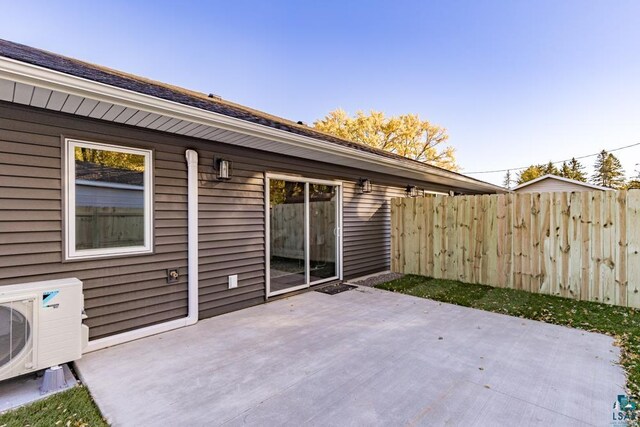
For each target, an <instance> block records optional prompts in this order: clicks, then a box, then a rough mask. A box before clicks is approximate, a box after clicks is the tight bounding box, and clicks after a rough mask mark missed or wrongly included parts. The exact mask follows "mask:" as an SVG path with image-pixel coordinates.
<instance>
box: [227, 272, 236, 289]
mask: <svg viewBox="0 0 640 427" xmlns="http://www.w3.org/2000/svg"><path fill="white" fill-rule="evenodd" d="M237 287H238V275H237V274H234V275H233V276H229V289H233V288H237Z"/></svg>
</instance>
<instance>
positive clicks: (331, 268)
mask: <svg viewBox="0 0 640 427" xmlns="http://www.w3.org/2000/svg"><path fill="white" fill-rule="evenodd" d="M267 184H268V186H267V194H266V198H267V200H268V203H267V230H268V233H267V234H268V242H267V243H268V260H267V263H268V264H267V274H268V276H267V292H268V295H269V296H273V295H278V294H282V293H285V292H290V291H293V290H297V289H302V288H305V287H309V286H311V285H313V284H317V283H321V282H324V281H329V280H335V279H338V278H339V275H340V238H339V237H340V185H339V184H338V183H335V182H331V181H319V180H306V179H301V178H289V177H286V176H280V175H271V176H268V177H267Z"/></svg>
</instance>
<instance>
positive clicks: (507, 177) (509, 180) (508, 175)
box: [502, 170, 513, 188]
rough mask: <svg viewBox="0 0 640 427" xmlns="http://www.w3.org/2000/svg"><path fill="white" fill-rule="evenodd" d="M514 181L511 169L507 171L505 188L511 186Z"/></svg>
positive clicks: (503, 182) (504, 182) (503, 183)
mask: <svg viewBox="0 0 640 427" xmlns="http://www.w3.org/2000/svg"><path fill="white" fill-rule="evenodd" d="M512 183H513V178H512V177H511V171H509V170H508V171H507V173H506V174H505V175H504V181H502V186H503V187H504V188H511V184H512Z"/></svg>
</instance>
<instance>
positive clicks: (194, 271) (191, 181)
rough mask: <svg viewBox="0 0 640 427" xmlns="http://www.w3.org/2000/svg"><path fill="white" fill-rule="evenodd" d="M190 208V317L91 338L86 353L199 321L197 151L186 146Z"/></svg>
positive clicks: (84, 351) (85, 349) (84, 350)
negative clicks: (95, 338) (94, 338)
mask: <svg viewBox="0 0 640 427" xmlns="http://www.w3.org/2000/svg"><path fill="white" fill-rule="evenodd" d="M185 157H186V159H187V177H188V181H187V182H188V189H187V209H188V212H189V213H188V246H189V248H188V257H189V260H188V271H187V272H188V275H189V282H188V286H187V289H188V291H187V292H188V296H187V298H188V306H189V308H188V312H187V317H183V318H181V319H176V320H171V321H169V322H165V323H159V324H157V325H152V326H147V327H145V328H140V329H134V330H133V331H128V332H123V333H121V334H117V335H112V336H109V337H106V338H100V339H97V340H93V341H89V344H88V345H87V346H86V347H85V348H84V349H83V350H82V352H83V353H90V352H92V351H96V350H102V349H103V348H107V347H111V346H114V345H118V344H123V343H125V342H129V341H133V340H137V339H140V338H145V337H148V336H151V335H156V334H161V333H163V332H167V331H171V330H173V329H178V328H183V327H185V326H190V325H193V324H194V323H196V322H197V321H198V153H197V152H196V151H194V150H187V151H186V153H185Z"/></svg>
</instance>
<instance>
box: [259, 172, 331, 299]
mask: <svg viewBox="0 0 640 427" xmlns="http://www.w3.org/2000/svg"><path fill="white" fill-rule="evenodd" d="M272 179H278V180H283V181H289V182H300V183H303V184H304V188H305V200H304V203H305V208H304V227H305V230H304V252H305V283H304V284H302V285H298V286H292V287H290V288H287V289H282V290H280V291H274V292H271V271H270V270H271V236H270V234H271V228H270V227H271V224H270V221H271V217H270V210H269V208H270V187H271V186H270V184H269V183H270V181H271V180H272ZM309 184H321V185H331V186H334V187H335V188H336V196H337V198H338V200H337V203H336V275H335V276H332V277H327V278H325V279H320V280H316V281H314V282H311V280H310V279H311V278H310V268H309V266H310V259H309V232H310V230H309V228H310V224H309ZM264 201H265V202H264V203H265V255H266V256H265V282H266V288H267V299H269V298H270V297H274V296H277V295H282V294H286V293H289V292H294V291H297V290H301V289H306V288H310V287H311V286H315V285H319V284H322V283H325V282H331V281H335V280H342V277H343V274H342V272H343V271H342V270H343V269H342V258H343V254H342V247H343V242H342V229H343V226H342V181H332V180H326V179H314V178H306V177H302V176H296V175H286V174H278V173H265V186H264Z"/></svg>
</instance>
